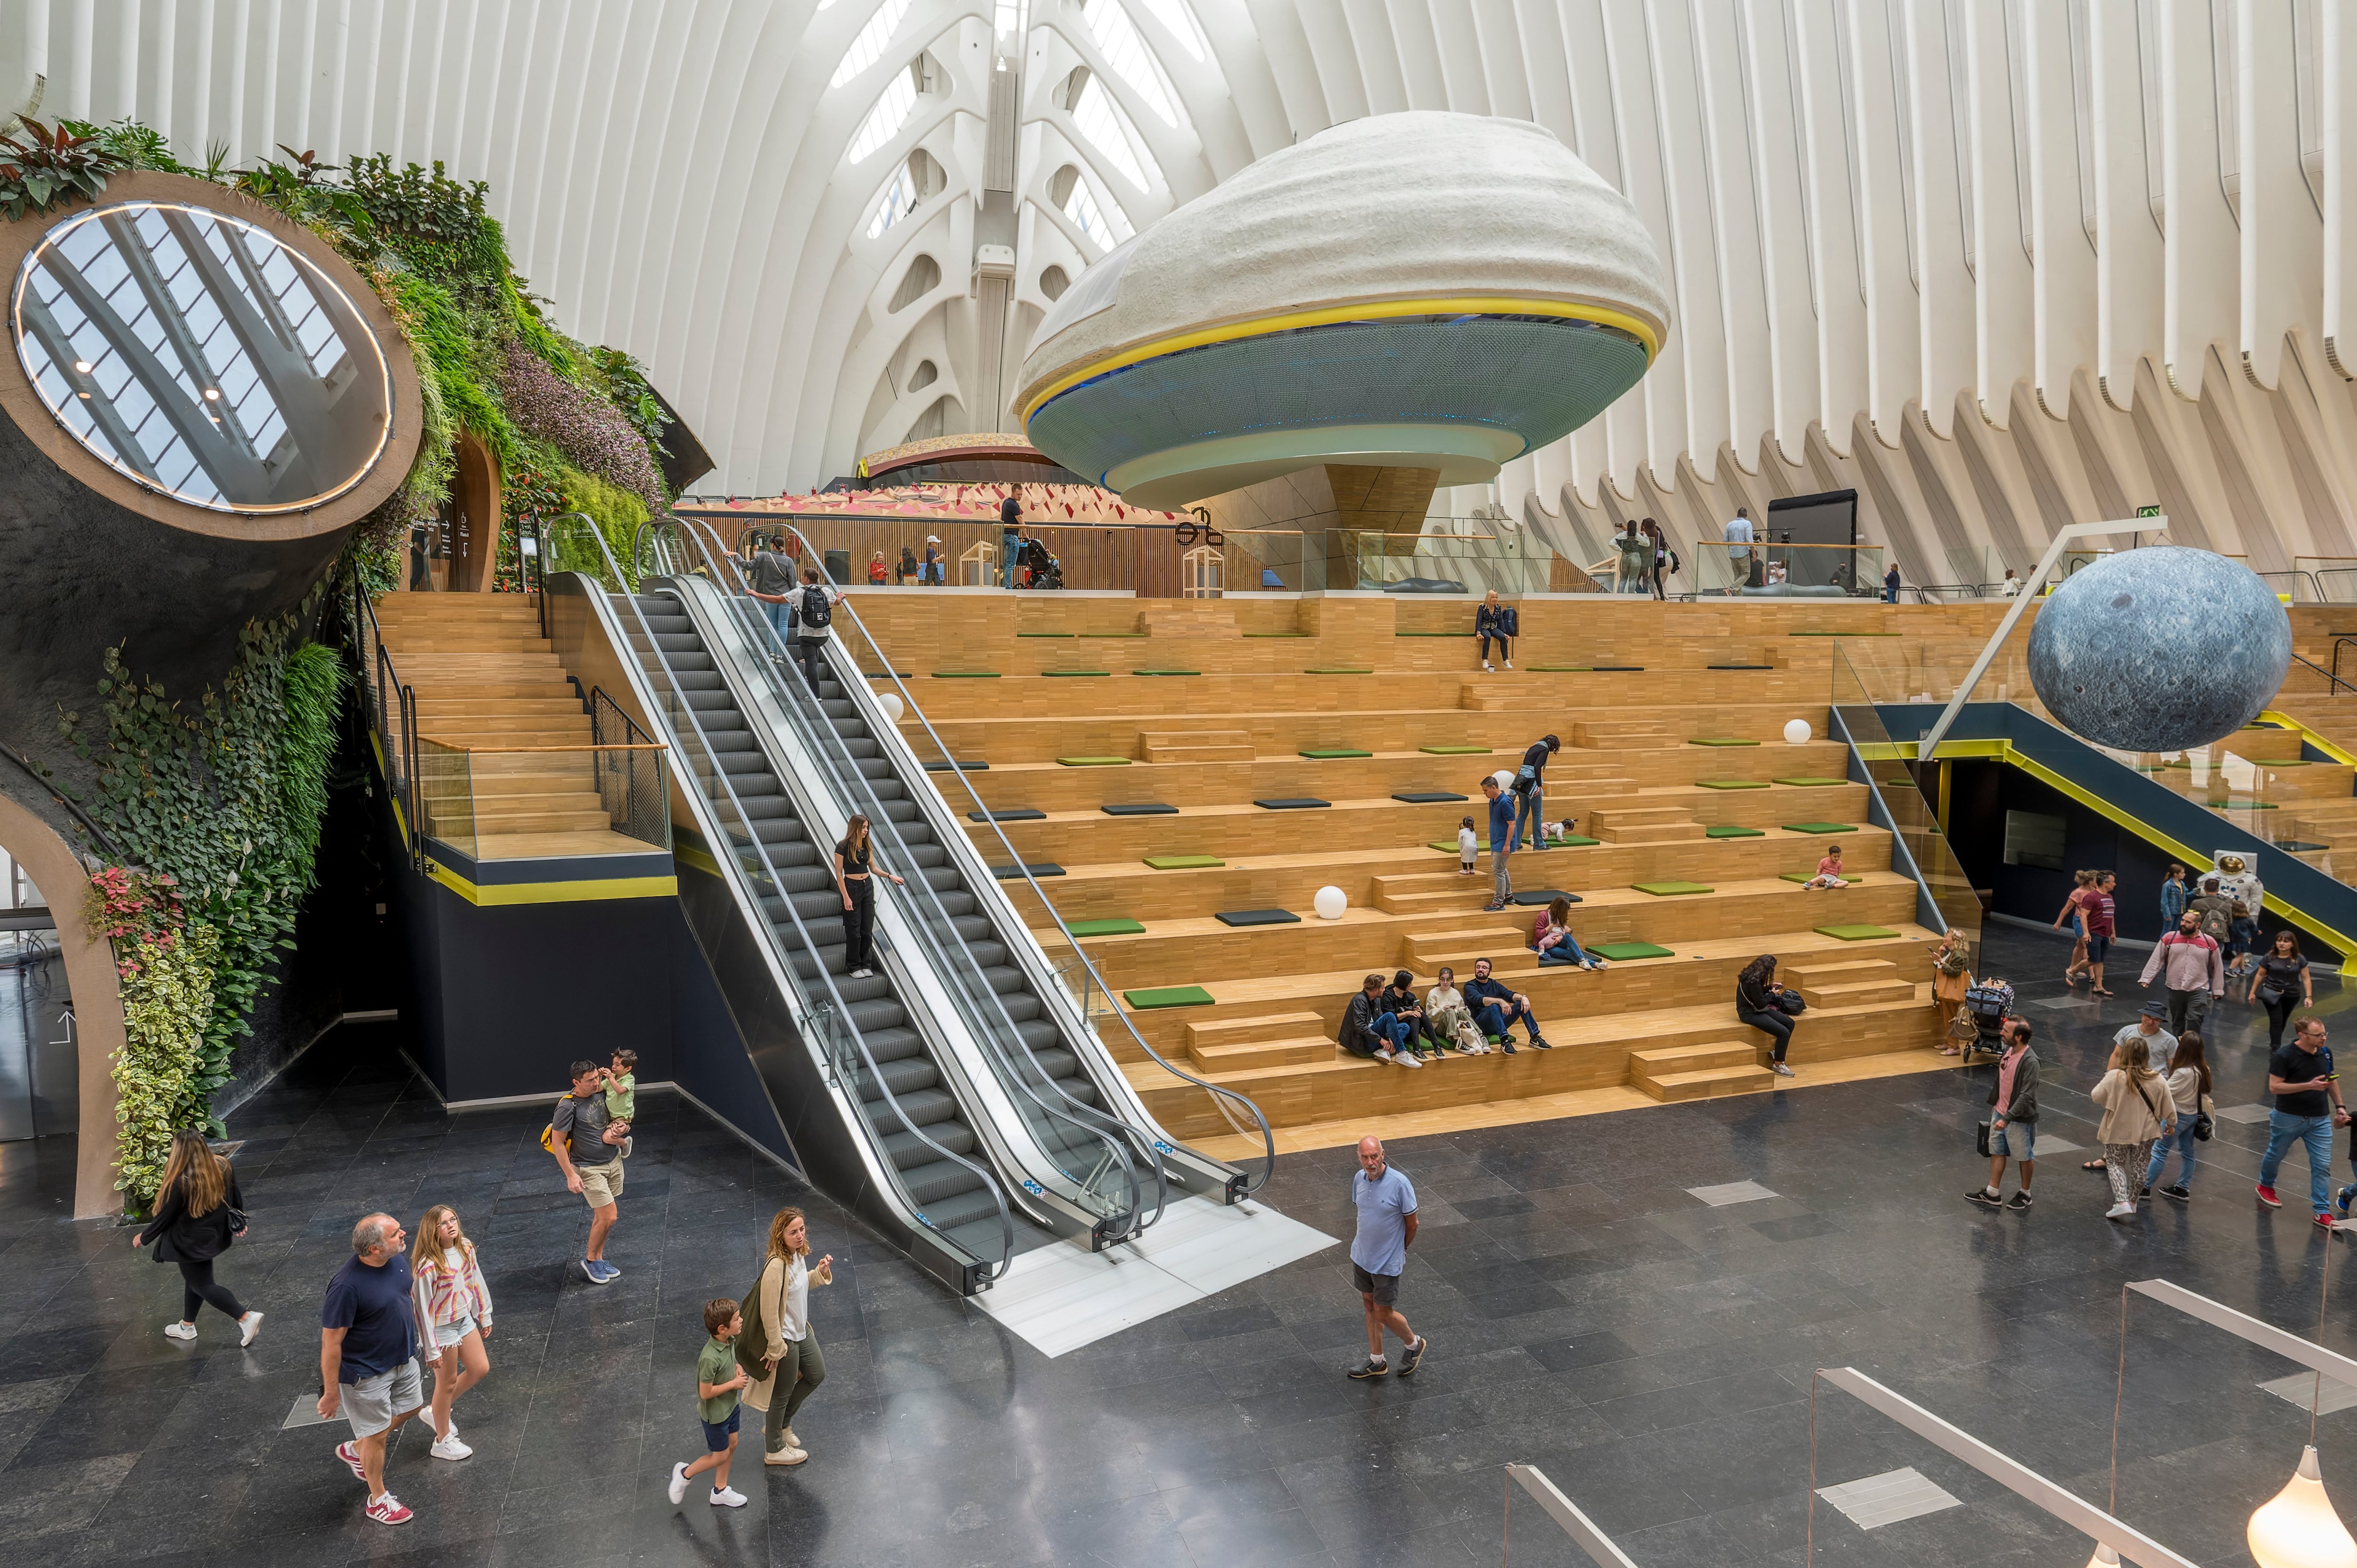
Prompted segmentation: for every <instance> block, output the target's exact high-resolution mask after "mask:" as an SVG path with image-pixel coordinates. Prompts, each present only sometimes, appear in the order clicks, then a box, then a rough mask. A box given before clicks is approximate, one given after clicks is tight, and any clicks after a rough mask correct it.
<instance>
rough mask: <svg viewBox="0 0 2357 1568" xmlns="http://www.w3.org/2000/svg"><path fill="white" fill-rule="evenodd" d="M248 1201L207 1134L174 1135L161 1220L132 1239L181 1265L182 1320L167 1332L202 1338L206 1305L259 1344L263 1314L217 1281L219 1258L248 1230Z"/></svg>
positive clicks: (159, 1206)
mask: <svg viewBox="0 0 2357 1568" xmlns="http://www.w3.org/2000/svg"><path fill="white" fill-rule="evenodd" d="M244 1209H245V1199H244V1197H243V1196H242V1195H241V1194H240V1193H239V1192H238V1190H237V1177H236V1176H235V1175H234V1174H232V1173H231V1170H230V1166H229V1162H228V1161H227V1160H224V1159H222V1158H221V1156H220V1155H216V1154H214V1153H213V1146H212V1145H211V1144H208V1143H206V1142H205V1135H204V1134H203V1133H173V1134H172V1157H171V1159H170V1160H169V1161H167V1163H166V1164H165V1166H164V1179H163V1181H162V1182H161V1183H160V1184H158V1190H157V1192H156V1218H155V1219H151V1220H149V1221H148V1222H147V1229H145V1230H142V1231H141V1232H139V1234H138V1235H136V1236H134V1237H133V1238H132V1239H131V1244H132V1245H133V1246H135V1247H145V1245H147V1243H149V1242H150V1241H153V1242H154V1243H156V1253H155V1257H156V1262H159V1263H178V1264H179V1265H180V1283H181V1300H180V1321H179V1322H178V1323H167V1324H166V1325H165V1326H164V1332H165V1334H166V1335H167V1336H168V1337H171V1338H174V1339H194V1338H195V1337H197V1312H198V1310H199V1306H200V1305H202V1304H203V1303H206V1302H210V1303H212V1305H214V1306H216V1307H218V1308H220V1309H221V1311H222V1312H225V1313H227V1314H228V1315H229V1316H231V1317H233V1318H235V1319H237V1326H238V1327H239V1328H240V1329H241V1330H242V1334H241V1336H240V1337H239V1339H238V1343H239V1344H240V1345H242V1346H243V1345H251V1344H253V1337H254V1336H255V1335H256V1334H258V1333H260V1332H261V1331H262V1314H260V1313H258V1312H248V1311H246V1310H245V1308H243V1307H242V1306H240V1305H238V1304H237V1297H236V1296H234V1295H232V1294H230V1291H229V1287H228V1286H226V1285H222V1284H217V1283H214V1281H213V1260H214V1259H215V1258H218V1257H220V1256H221V1254H222V1253H223V1252H226V1251H229V1249H230V1245H231V1242H233V1241H235V1240H237V1236H238V1233H239V1231H240V1230H242V1229H243V1226H244V1219H245V1214H244Z"/></svg>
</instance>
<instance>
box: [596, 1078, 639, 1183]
mask: <svg viewBox="0 0 2357 1568" xmlns="http://www.w3.org/2000/svg"><path fill="white" fill-rule="evenodd" d="M604 1077H605V1079H606V1116H607V1119H608V1120H609V1121H614V1122H620V1123H621V1124H622V1132H623V1134H624V1136H623V1138H622V1157H623V1158H624V1159H626V1160H627V1159H629V1158H630V1145H631V1144H633V1143H634V1142H636V1140H634V1139H632V1138H631V1137H630V1136H629V1133H630V1123H631V1122H635V1121H637V1120H638V1116H639V1053H638V1052H636V1051H616V1052H615V1053H614V1065H613V1066H612V1067H610V1068H608V1069H606V1072H605V1074H604Z"/></svg>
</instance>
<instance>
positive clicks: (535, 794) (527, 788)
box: [376, 593, 649, 860]
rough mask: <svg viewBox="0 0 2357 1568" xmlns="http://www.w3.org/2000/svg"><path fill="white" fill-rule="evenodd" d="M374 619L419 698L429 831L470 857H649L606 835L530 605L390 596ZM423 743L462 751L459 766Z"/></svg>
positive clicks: (577, 722) (570, 701) (591, 759)
mask: <svg viewBox="0 0 2357 1568" xmlns="http://www.w3.org/2000/svg"><path fill="white" fill-rule="evenodd" d="M376 616H377V625H378V627H379V628H381V629H382V632H383V634H384V647H385V650H386V651H387V652H389V653H390V654H392V655H393V664H394V667H395V668H396V669H397V670H398V671H400V674H401V678H402V680H403V681H404V682H407V683H408V684H409V685H411V686H412V687H414V688H415V690H416V693H417V735H418V739H419V741H420V742H421V745H420V746H419V764H418V775H419V780H418V792H419V800H420V809H421V811H422V812H423V814H424V816H425V831H426V832H428V833H429V834H432V835H434V836H436V837H439V838H442V839H443V840H444V841H445V842H446V843H453V844H456V845H457V846H458V847H461V848H464V849H466V850H467V851H468V853H470V854H473V856H474V857H475V858H476V859H477V860H528V859H535V858H543V857H548V856H572V855H589V854H645V853H646V851H647V849H648V848H649V846H648V845H647V844H645V843H640V841H639V840H637V839H633V838H630V837H627V836H626V835H624V834H621V833H618V832H614V831H613V830H612V828H611V827H610V826H609V822H610V819H609V818H608V814H607V811H606V808H605V805H604V803H603V801H602V800H601V799H600V797H599V795H598V791H597V770H596V760H595V758H596V755H597V754H596V753H595V752H593V751H590V750H587V749H586V748H587V747H588V746H589V745H590V744H591V735H590V725H589V715H588V714H587V713H586V712H585V711H584V710H583V707H582V702H581V698H580V695H579V693H577V692H576V690H575V689H574V687H573V685H572V684H571V682H568V681H566V679H565V668H564V666H563V665H562V664H561V663H560V662H559V661H558V660H557V657H556V654H555V653H554V651H553V650H551V648H550V646H549V643H548V639H545V638H544V637H542V636H541V635H540V610H539V605H538V601H537V600H535V599H533V598H531V597H528V596H524V595H521V594H428V593H397V594H386V595H384V596H382V597H381V598H379V599H378V600H377V601H376ZM425 741H439V742H441V743H442V744H443V745H444V746H457V747H462V748H465V763H464V767H463V769H461V768H460V767H459V765H458V764H457V760H456V759H455V758H453V759H448V760H445V759H444V756H443V754H440V753H434V752H431V751H430V748H428V747H426V746H424V745H423V744H422V743H423V742H425ZM568 748H582V749H568ZM470 816H471V821H470V820H469V818H470Z"/></svg>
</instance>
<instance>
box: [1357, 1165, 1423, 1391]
mask: <svg viewBox="0 0 2357 1568" xmlns="http://www.w3.org/2000/svg"><path fill="white" fill-rule="evenodd" d="M1351 1205H1352V1206H1353V1207H1354V1208H1357V1209H1358V1211H1359V1231H1358V1234H1357V1235H1356V1236H1354V1237H1352V1238H1351V1283H1353V1284H1355V1285H1357V1286H1358V1287H1359V1299H1360V1301H1361V1303H1362V1304H1363V1305H1365V1307H1366V1312H1367V1359H1365V1360H1364V1361H1361V1362H1360V1363H1359V1364H1358V1365H1357V1366H1355V1367H1353V1368H1351V1376H1352V1377H1354V1378H1380V1377H1382V1376H1383V1374H1384V1373H1385V1372H1388V1371H1390V1370H1391V1365H1390V1363H1389V1362H1387V1361H1386V1360H1384V1359H1383V1330H1384V1329H1386V1328H1388V1329H1390V1330H1391V1331H1392V1333H1393V1335H1394V1337H1396V1338H1397V1339H1398V1340H1399V1342H1400V1344H1401V1345H1402V1346H1404V1347H1405V1348H1404V1349H1403V1350H1402V1351H1401V1352H1400V1367H1399V1375H1400V1376H1401V1377H1403V1378H1405V1377H1406V1376H1408V1375H1409V1374H1410V1373H1412V1372H1414V1371H1415V1369H1416V1367H1417V1365H1418V1364H1419V1363H1420V1362H1422V1361H1423V1359H1424V1350H1425V1343H1424V1340H1423V1339H1422V1338H1420V1337H1418V1336H1417V1334H1416V1332H1415V1329H1413V1328H1410V1327H1409V1326H1407V1319H1406V1318H1405V1317H1402V1316H1400V1314H1399V1308H1398V1305H1396V1304H1397V1303H1398V1301H1399V1282H1400V1275H1401V1274H1402V1273H1405V1271H1406V1269H1407V1250H1408V1246H1409V1244H1410V1243H1411V1242H1413V1241H1414V1240H1415V1187H1413V1186H1411V1185H1410V1184H1409V1182H1408V1179H1407V1177H1406V1176H1404V1175H1402V1174H1401V1173H1400V1172H1398V1171H1395V1170H1394V1169H1392V1167H1391V1166H1390V1165H1387V1164H1385V1163H1384V1160H1383V1141H1382V1140H1381V1139H1379V1138H1372V1137H1370V1138H1361V1139H1360V1140H1359V1168H1358V1169H1357V1170H1356V1171H1354V1172H1352V1173H1351Z"/></svg>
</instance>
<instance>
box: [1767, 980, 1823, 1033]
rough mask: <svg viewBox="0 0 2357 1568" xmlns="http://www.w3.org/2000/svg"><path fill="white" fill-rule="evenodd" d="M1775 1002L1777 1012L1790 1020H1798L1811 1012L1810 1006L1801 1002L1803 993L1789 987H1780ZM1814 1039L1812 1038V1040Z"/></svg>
mask: <svg viewBox="0 0 2357 1568" xmlns="http://www.w3.org/2000/svg"><path fill="white" fill-rule="evenodd" d="M1773 1000H1774V1002H1775V1004H1776V1011H1778V1012H1779V1013H1781V1014H1783V1015H1785V1016H1786V1017H1788V1018H1797V1017H1799V1016H1800V1015H1802V1014H1803V1013H1805V1012H1807V1011H1808V1010H1809V1004H1807V1003H1806V1002H1803V1001H1802V1000H1801V993H1799V992H1797V991H1795V990H1793V989H1792V987H1791V986H1789V985H1784V986H1779V987H1778V988H1777V990H1776V994H1775V997H1774V998H1773ZM1814 1037H1815V1036H1811V1038H1814Z"/></svg>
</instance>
